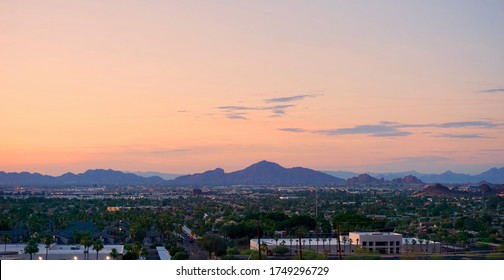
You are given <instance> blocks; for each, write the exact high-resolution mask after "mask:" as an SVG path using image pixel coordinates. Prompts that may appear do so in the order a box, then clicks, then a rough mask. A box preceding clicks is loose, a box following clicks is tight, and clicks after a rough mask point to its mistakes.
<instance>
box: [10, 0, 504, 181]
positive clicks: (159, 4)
mask: <svg viewBox="0 0 504 280" xmlns="http://www.w3.org/2000/svg"><path fill="white" fill-rule="evenodd" d="M503 30H504V1H322V0H320V1H314V0H311V1H296V0H289V1H287V0H279V1H231V0H229V1H160V0H159V1H155V0H146V1H127V0H124V1H94V0H86V1H80V0H73V1H64V0H61V1H53V0H48V1H28V0H27V1H17V0H16V1H14V0H3V1H1V2H0V131H1V137H0V170H2V171H8V172H14V171H16V172H18V171H30V172H40V173H44V174H52V175H60V174H62V173H65V172H69V171H70V172H82V171H85V170H86V169H95V168H112V169H116V170H130V171H160V172H169V173H179V174H181V173H194V172H201V171H204V170H207V169H213V168H216V167H222V168H224V169H225V170H226V171H233V170H237V169H241V168H243V167H246V166H247V165H249V164H252V163H254V162H256V161H259V160H263V159H266V160H270V161H275V162H278V163H279V164H282V165H284V166H286V167H292V166H304V167H309V168H313V169H317V170H351V171H356V172H364V171H377V172H385V171H406V170H417V171H420V172H436V173H439V172H444V171H446V170H448V169H451V170H453V171H456V172H467V173H472V174H474V173H478V172H481V171H484V170H485V169H488V168H490V167H493V166H497V167H502V166H504V160H503V159H504V32H503Z"/></svg>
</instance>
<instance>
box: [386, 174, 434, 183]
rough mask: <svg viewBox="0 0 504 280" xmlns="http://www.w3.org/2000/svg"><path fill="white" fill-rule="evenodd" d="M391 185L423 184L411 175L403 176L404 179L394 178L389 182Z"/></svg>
mask: <svg viewBox="0 0 504 280" xmlns="http://www.w3.org/2000/svg"><path fill="white" fill-rule="evenodd" d="M390 183H392V184H397V185H423V184H425V183H424V182H423V181H422V180H420V179H418V178H417V177H415V176H413V175H408V176H405V177H404V178H395V179H392V180H391V181H390Z"/></svg>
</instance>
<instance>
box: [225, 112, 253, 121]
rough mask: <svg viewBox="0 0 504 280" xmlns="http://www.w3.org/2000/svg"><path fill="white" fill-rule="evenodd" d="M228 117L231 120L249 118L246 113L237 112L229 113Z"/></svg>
mask: <svg viewBox="0 0 504 280" xmlns="http://www.w3.org/2000/svg"><path fill="white" fill-rule="evenodd" d="M226 118H228V119H231V120H248V118H247V117H245V116H244V114H236V113H230V114H227V115H226Z"/></svg>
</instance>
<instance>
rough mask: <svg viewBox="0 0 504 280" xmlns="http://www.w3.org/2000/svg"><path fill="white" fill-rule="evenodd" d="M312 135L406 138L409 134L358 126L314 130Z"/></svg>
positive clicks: (393, 129)
mask: <svg viewBox="0 0 504 280" xmlns="http://www.w3.org/2000/svg"><path fill="white" fill-rule="evenodd" d="M313 132H314V133H318V134H325V135H331V136H334V135H348V134H367V135H369V136H372V137H402V136H408V135H410V134H411V132H407V131H401V130H399V129H398V128H396V127H394V126H390V125H358V126H354V127H350V128H339V129H327V130H323V129H322V130H315V131H313Z"/></svg>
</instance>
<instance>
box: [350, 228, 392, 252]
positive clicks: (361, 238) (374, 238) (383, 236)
mask: <svg viewBox="0 0 504 280" xmlns="http://www.w3.org/2000/svg"><path fill="white" fill-rule="evenodd" d="M348 237H349V240H352V241H355V242H356V243H357V244H356V245H357V246H359V247H361V248H364V249H368V250H369V251H370V252H379V253H380V254H390V255H393V254H400V253H401V244H402V235H401V234H399V233H395V232H350V233H349V234H348Z"/></svg>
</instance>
